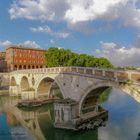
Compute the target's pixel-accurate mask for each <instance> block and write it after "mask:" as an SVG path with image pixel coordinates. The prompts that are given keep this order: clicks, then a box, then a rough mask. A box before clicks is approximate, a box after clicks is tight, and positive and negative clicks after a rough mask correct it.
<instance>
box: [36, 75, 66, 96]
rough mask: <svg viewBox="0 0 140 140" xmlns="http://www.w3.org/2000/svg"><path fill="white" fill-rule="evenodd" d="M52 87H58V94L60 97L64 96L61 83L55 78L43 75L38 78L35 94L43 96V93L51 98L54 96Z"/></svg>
mask: <svg viewBox="0 0 140 140" xmlns="http://www.w3.org/2000/svg"><path fill="white" fill-rule="evenodd" d="M53 89H58V90H59V95H60V94H61V97H62V98H65V95H64V92H63V89H62V87H61V84H60V83H59V82H58V81H57V80H56V78H53V77H49V76H44V77H42V78H41V79H40V80H39V82H38V84H37V86H36V94H37V96H38V97H41V96H42V97H43V96H44V95H45V96H46V97H48V98H52V97H53V96H54V92H53Z"/></svg>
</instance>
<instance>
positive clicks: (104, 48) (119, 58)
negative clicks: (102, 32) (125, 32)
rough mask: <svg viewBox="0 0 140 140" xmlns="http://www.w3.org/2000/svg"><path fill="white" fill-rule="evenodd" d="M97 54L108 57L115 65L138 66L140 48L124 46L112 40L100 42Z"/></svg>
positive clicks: (139, 63) (139, 62) (139, 64)
mask: <svg viewBox="0 0 140 140" xmlns="http://www.w3.org/2000/svg"><path fill="white" fill-rule="evenodd" d="M96 55H97V56H102V57H106V58H108V59H109V60H110V61H111V62H112V63H113V64H114V65H116V66H140V48H138V47H130V48H126V47H124V46H120V45H117V44H115V43H114V42H101V49H98V50H96Z"/></svg>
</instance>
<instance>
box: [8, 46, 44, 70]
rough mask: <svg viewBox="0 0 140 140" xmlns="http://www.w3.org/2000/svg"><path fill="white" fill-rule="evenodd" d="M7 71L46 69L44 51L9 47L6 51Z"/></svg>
mask: <svg viewBox="0 0 140 140" xmlns="http://www.w3.org/2000/svg"><path fill="white" fill-rule="evenodd" d="M6 62H7V69H8V71H13V70H18V69H19V70H21V69H35V68H43V67H46V64H45V50H43V49H36V48H26V47H23V46H10V47H9V48H7V49H6Z"/></svg>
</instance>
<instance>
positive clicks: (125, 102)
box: [0, 89, 140, 140]
mask: <svg viewBox="0 0 140 140" xmlns="http://www.w3.org/2000/svg"><path fill="white" fill-rule="evenodd" d="M6 101H7V102H8V104H10V103H13V99H12V100H11V99H9V97H1V98H0V110H1V111H0V112H1V113H0V140H36V139H38V140H43V139H44V140H45V139H46V140H85V139H86V140H137V136H138V133H139V132H140V104H139V103H137V102H136V101H135V100H134V99H133V98H132V97H130V96H129V95H127V94H125V93H123V92H121V91H120V90H117V89H113V90H112V92H111V94H110V95H109V97H108V100H107V101H106V102H105V103H103V106H104V108H105V109H107V110H108V111H109V118H108V121H107V125H106V127H100V128H98V129H97V130H90V131H79V132H73V131H69V130H61V129H55V128H54V127H53V120H54V118H53V105H52V104H49V105H46V106H44V107H41V108H37V109H35V110H32V111H29V110H17V109H15V112H16V113H15V112H14V111H11V110H9V108H8V109H7V111H6V109H5V107H4V104H5V103H6ZM13 114H14V115H15V116H18V117H17V118H16V117H15V116H14V115H13ZM23 124H24V126H22V125H23Z"/></svg>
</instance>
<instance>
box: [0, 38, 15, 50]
mask: <svg viewBox="0 0 140 140" xmlns="http://www.w3.org/2000/svg"><path fill="white" fill-rule="evenodd" d="M11 44H12V42H10V41H9V40H5V41H0V51H4V50H5V49H6V48H7V47H8V46H9V45H11Z"/></svg>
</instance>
